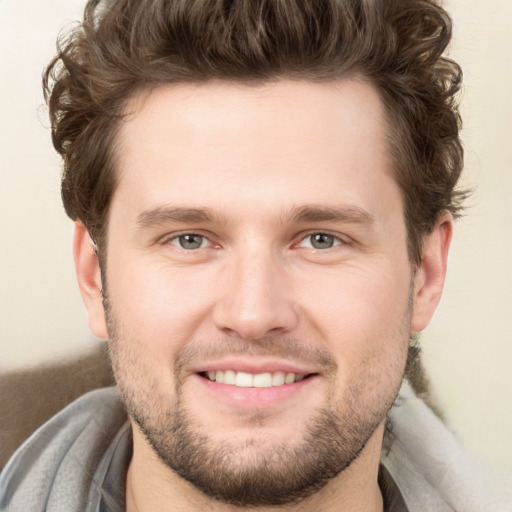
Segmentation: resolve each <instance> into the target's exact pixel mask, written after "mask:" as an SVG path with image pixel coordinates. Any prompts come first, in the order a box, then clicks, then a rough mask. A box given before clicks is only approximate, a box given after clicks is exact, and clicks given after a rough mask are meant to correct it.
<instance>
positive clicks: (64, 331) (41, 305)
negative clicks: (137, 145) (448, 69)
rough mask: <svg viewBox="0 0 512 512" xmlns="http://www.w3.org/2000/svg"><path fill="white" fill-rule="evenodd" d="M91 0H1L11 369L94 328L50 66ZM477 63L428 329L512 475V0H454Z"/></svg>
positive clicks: (479, 429) (0, 118) (466, 424)
mask: <svg viewBox="0 0 512 512" xmlns="http://www.w3.org/2000/svg"><path fill="white" fill-rule="evenodd" d="M82 4H83V0H45V1H44V2H42V1H41V0H0V73H1V77H2V78H1V80H0V262H1V265H0V371H5V370H8V369H13V368H20V367H24V366H30V365H34V364H38V363H40V362H43V361H48V360H51V359H55V358H65V357H69V356H71V355H74V354H76V353H79V352H83V351H86V350H88V349H89V348H90V347H92V346H93V345H94V344H95V343H98V342H97V341H95V340H94V339H93V338H92V335H90V334H89V331H88V328H87V323H86V319H85V313H84V309H83V307H82V304H81V301H80V298H79V295H78V290H77V286H76V283H75V277H74V271H73V267H72V258H71V223H70V222H69V220H68V219H67V218H66V217H65V215H64V213H63V209H62V206H61V203H60V195H59V172H60V162H59V160H58V158H57V156H56V155H55V153H54V151H53V149H52V146H51V144H50V135H49V131H48V122H47V118H46V113H45V110H44V108H43V107H42V94H41V92H40V74H41V70H42V68H43V67H44V65H45V64H46V63H47V61H48V60H49V58H50V57H51V56H52V55H53V53H54V48H55V36H56V34H57V33H58V31H59V30H60V29H61V28H63V27H64V26H66V25H68V24H69V23H70V22H71V21H72V20H75V19H77V18H78V17H79V16H80V13H81V6H82ZM446 6H447V8H448V9H449V10H450V11H451V13H452V15H453V17H454V21H455V41H454V44H453V47H452V52H451V54H452V56H453V57H454V58H456V59H457V60H459V62H460V63H461V64H462V66H463V68H464V71H465V82H466V85H465V91H464V95H463V116H464V120H465V129H464V132H463V138H464V141H465V145H466V148H467V165H466V182H467V183H468V184H469V185H470V186H474V187H476V192H475V194H474V195H473V197H472V198H471V200H470V201H469V206H470V208H469V210H468V212H467V215H466V218H465V219H464V220H463V221H462V222H460V223H459V224H458V226H457V231H456V237H455V241H454V245H453V250H452V254H451V257H450V266H449V267H450V268H449V277H448V281H447V284H446V290H445V295H444V298H443V300H442V302H441V306H440V308H439V311H438V312H437V314H436V316H435V318H434V321H433V322H432V324H431V326H430V327H429V328H428V330H427V331H426V332H425V333H424V336H423V345H424V353H425V357H426V363H427V365H428V369H429V372H430V374H431V376H432V381H433V390H434V394H435V396H436V398H437V399H438V401H439V402H440V403H441V405H442V407H443V408H444V409H445V411H446V415H447V418H448V420H449V422H450V424H451V426H452V427H453V430H454V431H455V432H456V433H457V434H458V436H459V437H460V438H461V440H462V441H463V443H464V444H465V445H466V446H467V448H468V450H469V451H470V452H471V453H472V454H473V456H474V457H475V459H477V460H478V461H480V462H481V463H482V464H483V465H484V466H486V467H488V468H489V471H490V475H491V476H492V480H493V482H494V483H496V484H499V485H500V486H502V485H503V486H506V487H508V488H511V487H512V442H511V440H510V437H511V434H512V385H511V383H510V381H509V377H510V376H511V375H512V367H511V366H512V365H511V363H512V334H511V331H510V329H509V321H510V319H511V318H512V168H511V166H512V128H511V126H512V0H492V2H489V1H487V2H484V1H483V0H449V1H447V2H446Z"/></svg>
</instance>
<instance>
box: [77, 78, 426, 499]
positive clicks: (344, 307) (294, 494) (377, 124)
mask: <svg viewBox="0 0 512 512" xmlns="http://www.w3.org/2000/svg"><path fill="white" fill-rule="evenodd" d="M128 111H129V112H130V114H129V116H128V117H127V120H126V122H125V124H123V126H122V128H121V132H120V138H119V145H118V148H117V154H118V158H119V170H120V175H119V183H118V187H117V189H116V192H115V194H114V196H113V198H112V203H111V209H110V217H109V227H108V256H107V261H106V264H105V265H106V266H105V277H106V283H104V286H105V284H106V286H105V289H106V301H105V303H106V308H107V315H106V316H107V320H105V318H104V317H103V314H102V312H100V308H99V306H98V303H99V302H101V299H99V298H98V296H99V295H98V293H96V292H95V293H96V295H98V296H96V297H94V298H93V299H92V300H93V302H94V301H95V302H94V304H95V306H90V305H89V311H90V313H91V315H90V318H91V326H92V328H93V330H94V331H95V334H96V335H98V336H100V337H101V336H107V332H106V331H107V330H108V337H109V343H110V349H111V354H112V361H113V366H114V373H115V376H116V380H117V382H118V386H119V388H120V391H121V393H122V396H123V400H124V401H125V403H126V406H127V410H128V412H129V414H130V416H131V418H132V420H133V421H134V425H135V429H136V430H138V431H139V432H142V433H143V434H144V436H145V437H146V438H147V440H148V441H149V443H150V445H151V446H152V447H153V449H154V451H155V452H156V453H157V454H158V456H159V458H160V459H161V460H162V461H163V462H164V463H165V464H166V465H167V466H168V467H169V468H171V469H172V470H173V471H174V472H175V473H177V474H179V475H180V476H182V477H183V478H185V479H186V480H188V481H189V482H192V483H193V484H194V485H195V486H196V487H197V488H198V489H200V490H201V491H203V492H204V493H206V494H208V495H210V496H213V497H215V498H217V499H220V500H224V501H227V502H231V503H235V504H242V505H251V504H252V505H257V504H279V503H287V502H289V501H292V500H294V499H297V498H298V497H304V496H307V495H309V494H311V493H313V492H315V491H316V490H318V489H319V488H320V487H322V486H323V485H325V483H326V482H328V481H329V479H331V478H334V477H335V476H336V475H338V474H339V473H340V472H342V471H343V470H344V469H345V468H346V467H347V466H348V465H349V464H350V463H351V462H352V461H353V460H354V459H355V458H357V457H358V455H359V454H360V453H361V451H362V450H363V449H364V446H365V444H366V443H367V441H368V439H371V438H372V436H374V435H375V431H376V428H377V427H379V426H382V423H383V421H384V419H385V417H386V414H387V412H388V410H389V408H390V407H391V405H392V403H393V401H394V399H395V397H396V394H397V391H398V389H399V386H400V384H401V381H402V376H403V371H404V366H405V359H406V355H407V346H408V339H409V334H410V330H411V324H414V323H415V322H417V319H415V313H414V308H413V305H414V302H415V300H416V296H415V293H417V292H415V291H414V290H415V287H414V286H413V284H414V282H413V278H415V276H414V275H413V272H412V270H411V266H410V263H409V261H408V258H407V244H406V229H405V223H404V218H403V208H402V200H401V196H400V191H399V189H398V186H397V185H396V183H395V182H394V180H393V178H392V173H391V162H390V160H389V157H388V150H387V147H386V141H385V121H384V114H383V108H382V106H381V103H380V100H379V98H378V95H377V93H376V92H375V91H374V89H373V88H372V87H371V86H370V85H367V84H364V83H361V82H357V81H351V80H345V81H339V82H335V83H334V82H333V83H329V84H313V83H306V82H287V81H282V82H276V83H273V84H267V85H258V86H237V85H233V84H229V83H220V82H219V83H209V84H203V85H191V84H182V85H172V86H166V87H161V88H158V89H156V90H154V91H153V92H152V93H151V94H149V95H146V96H143V97H140V98H138V99H136V100H134V101H133V102H132V103H131V104H130V106H129V110H128ZM86 302H87V300H86ZM413 327H414V325H413Z"/></svg>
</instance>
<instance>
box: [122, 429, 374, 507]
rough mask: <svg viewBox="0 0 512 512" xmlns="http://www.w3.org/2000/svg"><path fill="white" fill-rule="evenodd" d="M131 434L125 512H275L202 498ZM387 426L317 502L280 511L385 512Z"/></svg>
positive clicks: (307, 500)
mask: <svg viewBox="0 0 512 512" xmlns="http://www.w3.org/2000/svg"><path fill="white" fill-rule="evenodd" d="M132 428H133V443H134V446H133V457H132V461H131V463H130V466H129V468H128V475H127V481H126V507H127V509H126V510H127V512H146V511H151V510H158V511H159V512H170V511H176V510H180V511H182V512H194V511H197V510H208V511H211V512H240V511H241V510H251V512H266V511H273V512H275V510H276V508H275V507H250V508H249V507H244V508H240V507H237V506H233V505H229V504H226V503H222V502H219V501H217V500H215V499H213V498H210V497H208V496H206V495H204V494H203V493H202V492H201V491H199V490H198V489H196V488H195V487H194V486H193V485H191V484H190V483H188V482H187V481H185V480H183V479H182V478H181V477H179V476H178V475H177V474H176V473H174V471H172V470H170V469H169V468H168V467H166V466H165V465H164V464H163V463H162V462H161V461H160V459H159V458H158V457H157V455H156V454H155V453H154V451H153V449H152V448H151V446H150V445H149V444H148V443H147V441H146V439H145V438H144V436H143V434H142V433H141V432H140V431H139V429H138V427H137V426H136V425H134V424H133V423H132ZM383 435H384V424H382V425H380V426H379V427H378V428H377V430H376V431H375V432H374V433H373V435H372V437H371V438H370V439H369V440H368V442H367V444H366V446H365V447H364V449H363V450H362V451H361V453H360V454H359V456H358V457H357V459H356V460H354V461H353V462H352V464H351V465H350V466H349V467H348V468H347V469H346V470H344V471H342V472H341V473H340V474H339V475H338V476H337V477H335V478H333V479H332V480H331V481H330V482H329V483H328V484H327V485H326V486H325V487H323V488H322V489H321V490H319V491H318V492H316V493H315V494H314V495H313V496H311V497H309V498H305V499H304V500H301V501H299V502H296V503H293V504H291V505H285V506H281V507H280V508H279V510H281V511H283V512H305V511H310V510H322V511H324V512H331V511H332V512H334V511H338V510H345V511H360V510H364V511H367V512H382V511H383V501H382V495H381V492H380V489H379V485H378V482H377V477H378V469H379V463H380V453H381V446H382V438H383Z"/></svg>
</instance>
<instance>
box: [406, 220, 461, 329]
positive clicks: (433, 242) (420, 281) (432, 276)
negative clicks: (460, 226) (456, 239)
mask: <svg viewBox="0 0 512 512" xmlns="http://www.w3.org/2000/svg"><path fill="white" fill-rule="evenodd" d="M452 233H453V218H452V216H451V214H450V213H449V212H445V213H443V214H442V215H441V217H440V218H439V219H438V221H437V222H436V224H435V225H434V227H433V229H432V232H431V233H430V234H428V235H425V237H424V238H423V250H422V257H421V263H420V265H419V268H418V270H417V272H416V276H415V278H414V308H413V314H412V319H411V330H412V331H413V332H420V331H422V330H423V329H425V327H426V326H427V325H428V323H429V322H430V320H431V318H432V316H433V315H434V311H435V310H436V308H437V305H438V304H439V301H440V299H441V294H442V292H443V286H444V281H445V277H446V264H447V259H448V250H449V248H450V242H451V240H452Z"/></svg>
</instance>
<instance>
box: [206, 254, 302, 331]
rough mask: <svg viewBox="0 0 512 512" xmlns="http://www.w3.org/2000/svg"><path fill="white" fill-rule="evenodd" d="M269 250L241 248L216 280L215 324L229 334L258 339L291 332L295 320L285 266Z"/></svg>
mask: <svg viewBox="0 0 512 512" xmlns="http://www.w3.org/2000/svg"><path fill="white" fill-rule="evenodd" d="M277 260H278V258H277V257H275V256H274V257H273V256H272V254H270V251H268V250H267V251H264V250H263V251H258V252H257V251H244V253H243V254H239V255H237V256H234V257H233V258H232V261H230V263H229V264H228V265H227V267H226V268H225V269H224V270H225V274H224V276H226V278H225V279H224V282H223V283H219V291H220V294H219V295H220V298H219V300H218V301H217V302H216V304H215V306H214V310H213V320H214V323H215V325H216V327H217V328H218V329H219V330H221V331H223V332H224V333H225V334H227V335H230V336H238V337H240V338H243V339H246V340H258V339H261V338H264V337H265V336H271V335H277V334H283V333H286V332H290V331H292V330H293V329H294V328H295V327H296V325H297V323H298V320H299V315H298V308H297V307H296V304H294V301H293V297H292V295H293V293H292V291H291V289H290V286H288V285H287V279H286V269H285V268H284V266H283V264H282V262H281V264H280V262H279V261H277Z"/></svg>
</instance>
